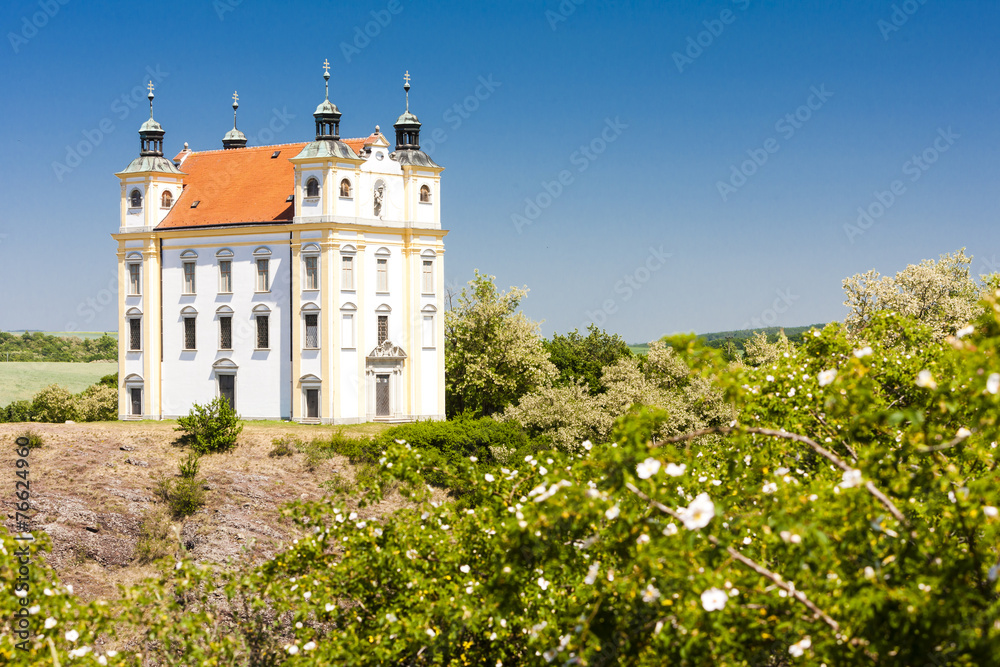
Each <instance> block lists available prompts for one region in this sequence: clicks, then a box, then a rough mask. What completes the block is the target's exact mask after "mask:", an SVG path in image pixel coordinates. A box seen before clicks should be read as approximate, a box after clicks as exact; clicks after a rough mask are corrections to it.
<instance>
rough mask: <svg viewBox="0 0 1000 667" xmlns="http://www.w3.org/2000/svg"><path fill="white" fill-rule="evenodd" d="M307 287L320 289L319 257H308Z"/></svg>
mask: <svg viewBox="0 0 1000 667" xmlns="http://www.w3.org/2000/svg"><path fill="white" fill-rule="evenodd" d="M306 289H319V257H316V256H315V255H309V256H307V257H306Z"/></svg>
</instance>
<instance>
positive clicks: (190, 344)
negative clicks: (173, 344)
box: [184, 315, 198, 350]
mask: <svg viewBox="0 0 1000 667" xmlns="http://www.w3.org/2000/svg"><path fill="white" fill-rule="evenodd" d="M197 342H198V341H197V338H196V337H195V316H194V315H186V316H185V317H184V349H185V350H195V349H197Z"/></svg>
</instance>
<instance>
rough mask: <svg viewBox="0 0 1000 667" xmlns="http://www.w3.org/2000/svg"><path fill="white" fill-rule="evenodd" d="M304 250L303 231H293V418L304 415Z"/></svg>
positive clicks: (290, 309) (290, 315)
mask: <svg viewBox="0 0 1000 667" xmlns="http://www.w3.org/2000/svg"><path fill="white" fill-rule="evenodd" d="M301 250H302V233H301V232H299V231H294V232H292V257H291V259H292V290H291V298H289V300H288V308H289V311H290V312H289V317H291V318H292V340H291V341H289V343H290V345H291V348H292V397H291V399H292V420H293V421H294V420H297V419H299V418H300V417H301V416H302V409H301V408H302V386H301V385H300V384H299V378H301V377H302V331H301V325H302V313H301V312H300V311H301V308H302V292H301V291H300V287H301V285H300V284H299V283H300V282H301V281H300V277H299V274H300V273H301V272H302V266H301V265H300V259H301Z"/></svg>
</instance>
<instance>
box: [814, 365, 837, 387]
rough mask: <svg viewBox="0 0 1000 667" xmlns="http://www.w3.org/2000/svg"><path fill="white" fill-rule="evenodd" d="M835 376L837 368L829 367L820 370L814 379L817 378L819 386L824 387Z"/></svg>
mask: <svg viewBox="0 0 1000 667" xmlns="http://www.w3.org/2000/svg"><path fill="white" fill-rule="evenodd" d="M836 377H837V369H836V368H831V369H828V370H825V371H820V372H819V375H817V376H816V379H817V380H819V386H821V387H825V386H826V385H828V384H830V383H831V382H833V380H834V379H835V378H836Z"/></svg>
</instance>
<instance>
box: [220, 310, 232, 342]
mask: <svg viewBox="0 0 1000 667" xmlns="http://www.w3.org/2000/svg"><path fill="white" fill-rule="evenodd" d="M219 349H220V350H231V349H233V316H232V315H220V316H219Z"/></svg>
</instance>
